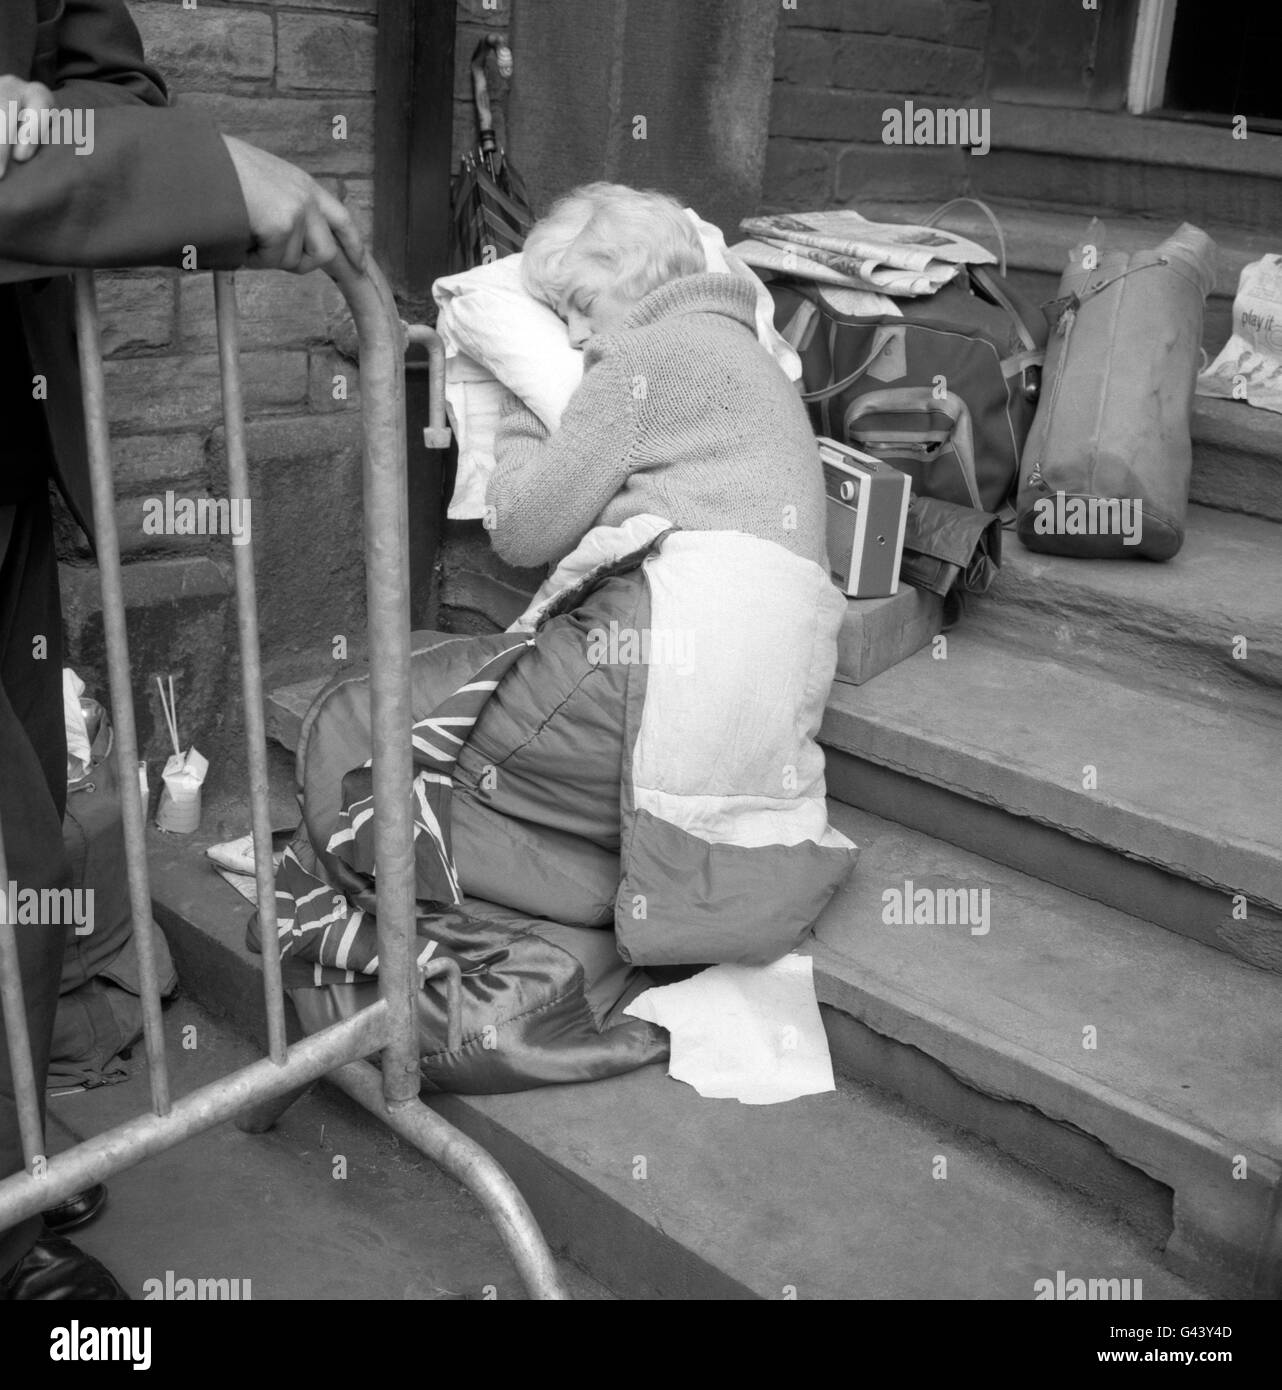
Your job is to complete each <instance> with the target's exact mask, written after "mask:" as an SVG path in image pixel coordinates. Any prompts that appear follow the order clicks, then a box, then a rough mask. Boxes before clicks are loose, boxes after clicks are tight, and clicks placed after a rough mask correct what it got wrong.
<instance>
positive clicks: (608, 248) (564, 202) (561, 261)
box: [521, 183, 708, 312]
mask: <svg viewBox="0 0 1282 1390" xmlns="http://www.w3.org/2000/svg"><path fill="white" fill-rule="evenodd" d="M589 264H591V265H598V266H603V267H604V268H605V269H606V270H608V271H609V272H610V273H611V275H612V277H613V279H614V282H615V286H616V289H617V291H618V293H619V294H620V295H622V296H623V297H625V298H628V299H642V298H644V297H645V296H646V295H647V294H649V293H650V291H651V290H653V289H657V288H658V287H659V286H660V285H663V284H666V283H667V282H668V281H669V280H676V279H679V278H680V277H681V276H683V275H697V274H698V273H699V272H700V271H703V270H706V269H707V268H708V262H707V257H706V256H705V255H704V253H703V244H702V242H700V240H699V234H698V232H696V231H695V228H694V223H693V222H692V221H691V220H690V218H688V217H687V216H686V215H685V213H684V212H683V211H682V209H681V204H680V203H678V202H677V200H676V199H675V198H671V197H669V196H668V195H667V194H666V193H659V192H656V191H654V190H651V189H646V190H642V189H636V188H629V187H627V186H626V185H625V184H621V183H588V184H584V185H583V186H582V187H581V188H576V189H573V190H572V191H571V192H569V193H567V194H565V195H564V196H563V197H561V198H558V199H557V201H556V202H555V203H554V204H553V205H552V210H551V211H550V212H549V213H548V215H547V216H546V217H544V218H542V219H540V221H539V222H537V223H536V224H535V226H534V228H533V230H532V231H531V232H530V234H529V236H528V237H527V238H526V241H525V253H524V255H523V257H522V260H521V278H522V280H523V282H524V284H525V288H526V289H527V290H529V292H530V293H531V294H532V295H533V296H534V297H535V298H536V299H540V300H542V301H543V303H545V304H549V305H551V307H552V308H553V309H555V310H557V312H560V308H561V304H562V303H563V301H564V299H565V296H566V294H567V292H568V291H569V290H570V289H571V288H573V286H574V285H575V283H576V282H577V280H578V279H579V277H580V275H581V273H582V270H583V268H584V266H585V265H589Z"/></svg>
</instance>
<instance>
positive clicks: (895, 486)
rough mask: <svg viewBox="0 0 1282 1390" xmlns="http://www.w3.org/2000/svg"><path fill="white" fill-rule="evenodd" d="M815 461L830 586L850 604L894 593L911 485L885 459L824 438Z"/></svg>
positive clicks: (904, 475) (897, 578) (907, 479)
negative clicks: (823, 503) (820, 473)
mask: <svg viewBox="0 0 1282 1390" xmlns="http://www.w3.org/2000/svg"><path fill="white" fill-rule="evenodd" d="M819 458H820V460H821V461H822V463H823V470H824V491H825V492H826V493H827V497H828V564H829V566H830V568H831V570H832V577H833V580H834V581H835V583H836V584H837V585H838V587H839V588H840V589H841V591H842V592H843V593H844V594H846V595H848V596H849V597H850V598H884V597H886V596H887V595H889V594H894V593H898V591H899V562H900V560H901V559H902V558H903V553H904V527H905V524H906V523H907V520H908V493H909V490H910V488H911V486H912V482H911V479H910V478H909V477H908V474H907V473H901V472H900V470H899V469H898V468H892V467H891V466H890V464H888V463H887V462H886V461H885V460H884V459H878V458H873V457H872V455H870V454H864V453H860V451H859V450H858V449H852V448H850V446H849V445H846V444H840V443H838V442H837V440H835V439H828V438H826V437H823V436H821V437H820V439H819Z"/></svg>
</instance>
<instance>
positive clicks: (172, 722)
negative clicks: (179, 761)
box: [156, 676, 182, 758]
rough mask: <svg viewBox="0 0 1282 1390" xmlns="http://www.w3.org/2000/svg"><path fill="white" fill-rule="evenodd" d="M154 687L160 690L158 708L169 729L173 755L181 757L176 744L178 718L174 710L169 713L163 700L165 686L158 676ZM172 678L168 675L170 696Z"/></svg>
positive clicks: (172, 686)
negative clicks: (162, 713)
mask: <svg viewBox="0 0 1282 1390" xmlns="http://www.w3.org/2000/svg"><path fill="white" fill-rule="evenodd" d="M156 689H157V690H159V691H160V708H161V710H162V711H163V712H164V716H165V727H166V728H167V729H168V730H169V738H170V741H171V742H172V743H173V745H174V757H176V758H181V757H182V749H181V748H180V747H179V745H178V719H177V715H176V712H175V713H171V711H170V708H169V705H168V704H167V703H166V702H165V687H164V684H163V683H162V682H161V679H160V677H159V676H157V677H156ZM173 689H174V678H173V677H172V676H170V677H169V692H170V698H171V699H172V698H173Z"/></svg>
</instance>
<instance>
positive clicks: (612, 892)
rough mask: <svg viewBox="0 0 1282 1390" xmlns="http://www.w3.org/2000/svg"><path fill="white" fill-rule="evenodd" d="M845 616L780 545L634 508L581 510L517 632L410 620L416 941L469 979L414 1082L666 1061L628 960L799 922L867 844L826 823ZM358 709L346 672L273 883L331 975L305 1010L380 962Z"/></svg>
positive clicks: (712, 951) (285, 949)
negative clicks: (446, 1043) (417, 626)
mask: <svg viewBox="0 0 1282 1390" xmlns="http://www.w3.org/2000/svg"><path fill="white" fill-rule="evenodd" d="M844 612H845V601H844V599H843V598H842V596H841V595H840V594H839V593H838V592H837V590H836V588H835V587H834V586H833V585H832V583H831V582H830V580H829V579H828V576H827V575H826V574H825V573H824V571H823V570H822V569H821V568H820V567H819V566H818V565H816V564H814V563H813V562H811V561H808V560H804V559H802V558H800V557H799V556H796V555H794V554H792V553H791V552H789V551H787V550H785V549H784V548H783V547H782V546H779V545H776V544H774V543H773V542H769V541H764V540H760V539H758V538H756V537H753V536H749V535H745V534H742V533H739V532H706V531H690V532H684V531H678V530H674V529H673V528H672V527H671V526H670V525H669V523H668V522H666V521H665V520H664V519H663V518H660V517H652V516H640V517H633V518H630V519H629V521H628V522H627V523H625V524H624V525H623V526H619V527H608V528H606V527H599V528H596V529H595V530H594V531H592V532H589V534H588V536H586V537H585V538H584V540H583V542H581V543H580V546H579V547H578V548H577V549H576V551H575V552H574V553H573V554H572V555H571V556H569V557H567V559H566V560H565V561H563V562H562V564H561V565H560V566H559V567H558V569H557V571H556V573H555V574H554V575H553V576H552V578H551V580H550V581H549V583H548V585H545V586H544V589H543V590H541V591H540V593H539V595H537V596H536V599H535V603H534V604H532V606H531V609H530V610H529V611H528V612H527V614H526V615H524V617H523V618H522V619H521V620H518V623H517V624H516V625H514V626H515V628H516V631H514V632H510V633H496V634H492V635H488V636H482V637H462V636H451V635H447V634H439V633H426V634H417V635H416V639H415V644H414V652H413V686H414V692H413V702H414V709H415V712H416V715H417V713H418V711H420V710H422V711H424V713H423V716H422V717H421V718H417V719H416V723H415V726H414V730H413V743H414V754H415V763H416V772H417V775H416V779H415V785H414V788H413V791H412V796H413V798H414V816H415V834H416V842H415V843H416V870H417V873H418V896H419V899H420V908H421V916H420V922H419V935H420V938H421V940H422V941H423V948H422V952H421V953H420V958H424V957H425V956H426V955H428V954H431V953H432V952H433V951H436V950H447V951H449V952H451V953H453V954H456V955H457V957H458V958H459V960H460V964H462V965H463V966H464V989H465V994H466V995H467V1000H466V1002H465V1013H466V1018H465V1034H466V1036H465V1043H464V1049H463V1055H462V1056H459V1057H446V1056H443V1055H442V1052H441V1038H442V1037H443V1029H442V1028H441V1027H440V1026H439V1024H440V1018H441V1016H440V1006H439V1002H438V1003H437V1004H436V1005H435V1007H429V1006H426V1005H425V1007H424V1016H423V1020H422V1021H423V1023H424V1029H423V1034H424V1036H423V1055H424V1063H423V1067H424V1072H423V1074H424V1079H425V1083H426V1084H428V1085H435V1086H443V1087H446V1088H448V1089H454V1090H481V1091H484V1090H496V1089H497V1090H511V1089H518V1088H520V1087H522V1086H529V1085H539V1084H544V1083H545V1082H547V1081H549V1080H574V1079H586V1077H587V1076H589V1075H608V1074H610V1072H611V1070H614V1071H620V1070H627V1069H629V1068H631V1067H634V1066H637V1065H640V1064H642V1063H643V1062H645V1061H649V1060H654V1059H657V1058H658V1057H661V1056H662V1055H664V1044H663V1035H662V1033H655V1032H652V1031H646V1030H648V1029H649V1027H650V1026H649V1025H645V1026H644V1029H642V1030H641V1031H638V1026H639V1025H640V1024H641V1021H640V1020H634V1019H623V1018H620V1015H619V1010H620V1008H621V1007H622V1004H623V1003H624V1002H626V1001H627V1000H628V999H630V998H631V997H633V996H634V995H635V994H636V993H638V992H639V991H640V989H642V988H644V987H646V986H647V985H648V984H649V983H650V981H649V980H648V979H647V977H646V976H645V975H644V974H643V973H642V972H641V971H640V970H639V969H637V967H643V966H646V965H656V966H659V965H677V964H692V965H703V964H711V963H715V962H722V961H731V962H741V963H765V962H768V961H771V960H774V959H777V958H778V957H779V956H782V955H784V954H786V953H787V952H788V951H790V950H792V949H793V948H794V947H796V946H797V945H798V944H800V942H801V941H802V940H804V939H805V937H806V936H807V935H808V934H809V932H810V930H811V927H812V926H813V923H814V921H815V919H816V918H817V917H818V916H819V913H820V912H821V911H822V909H823V907H824V906H825V904H826V903H827V901H828V899H829V898H830V897H831V896H832V894H833V892H834V891H835V890H836V889H837V888H838V887H839V886H840V884H841V883H842V882H843V881H844V880H845V878H846V876H847V875H848V873H849V872H850V870H851V868H852V867H853V865H854V862H855V859H856V856H857V853H858V851H857V849H856V847H855V846H854V845H853V844H852V843H851V842H850V841H849V840H848V839H847V838H846V837H845V836H844V835H842V834H840V832H838V831H836V830H835V829H833V828H832V827H831V826H829V824H828V820H827V801H826V789H825V784H824V761H823V753H822V751H821V750H820V748H819V747H818V744H817V743H816V742H815V736H816V734H817V733H818V729H819V723H820V720H821V718H822V714H823V709H824V704H825V700H826V697H827V693H828V689H829V687H830V685H831V683H832V679H833V675H834V671H835V666H836V639H837V631H838V628H839V627H840V624H841V620H842V617H843V615H844ZM368 710H369V693H368V678H367V676H366V675H365V674H364V673H363V672H360V671H356V672H349V673H345V674H344V675H342V676H340V677H339V678H338V679H337V680H336V681H334V682H333V683H331V685H330V686H329V687H328V688H327V690H326V691H324V692H322V694H321V695H320V696H319V697H318V699H317V701H316V702H315V703H314V705H313V706H312V709H311V710H310V711H309V713H308V716H307V718H306V720H305V721H304V726H303V731H302V737H301V740H300V744H299V750H298V773H299V785H300V790H301V797H302V805H303V812H304V825H305V830H306V845H300V846H299V847H298V849H299V852H297V853H292V854H290V855H287V856H286V861H285V863H284V864H283V865H282V868H281V871H280V874H279V875H278V878H277V902H278V909H277V911H278V932H279V934H280V939H281V946H282V954H283V956H284V958H285V960H286V962H287V966H288V968H289V969H290V970H291V972H292V973H291V976H290V978H288V979H287V981H286V983H287V985H289V986H291V988H295V989H300V990H301V989H304V988H307V987H312V988H315V987H321V988H323V989H326V990H328V991H329V998H328V1000H327V1001H324V1002H323V1003H320V1004H318V1003H317V1001H315V1000H311V1001H307V1000H304V1001H303V1004H302V1006H301V1007H300V1013H303V1015H304V1017H309V1016H310V1018H311V1020H312V1021H313V1022H314V1023H316V1024H317V1026H321V1024H322V1022H323V1021H332V1019H333V1018H334V1017H337V1016H339V1014H340V1013H341V1012H342V1011H344V1010H350V1009H351V1008H353V1007H359V1005H357V1004H356V1003H355V999H356V998H357V997H364V996H363V995H359V996H358V995H354V994H353V993H352V992H351V991H350V990H346V992H344V990H338V991H337V992H336V991H335V987H337V986H343V987H347V986H353V985H355V986H357V989H358V990H363V991H365V992H366V993H368V991H369V989H370V988H371V986H370V985H369V984H363V983H360V978H361V976H362V975H364V976H366V977H368V976H369V975H371V974H372V973H374V971H376V968H377V965H376V942H375V937H374V924H373V921H372V908H373V906H374V897H373V871H374V853H373V825H372V817H371V816H370V815H369V814H368V800H369V792H370V788H369V769H368V768H367V767H365V766H364V764H365V763H366V761H367V760H368V758H369V756H370V748H371V744H370V734H369V714H368ZM460 737H461V738H462V739H463V742H462V744H461V745H460V746H456V747H455V748H454V749H453V750H452V751H451V752H449V753H448V755H446V754H445V753H443V752H442V751H441V750H442V749H444V748H446V747H447V746H448V745H449V744H450V742H451V741H454V742H455V743H456V745H457V740H458V738H460ZM447 760H448V762H449V767H448V771H447V772H446V771H445V769H446V761H447ZM446 784H448V786H446ZM446 791H448V797H446V796H445V795H444V793H445V792H446ZM504 909H505V910H506V911H504ZM252 939H253V938H252V937H251V940H252ZM551 948H555V949H551ZM435 989H436V986H435V984H434V982H429V984H428V986H427V987H426V988H425V991H424V993H425V994H429V995H430V994H432V993H434V992H435ZM299 997H301V996H299ZM370 997H372V995H371V996H370ZM487 1027H488V1028H489V1029H491V1030H492V1031H491V1032H490V1033H489V1034H488V1036H489V1038H490V1042H491V1045H490V1046H488V1047H487V1046H486V1045H485V1043H484V1038H485V1036H487V1035H486V1033H485V1030H486V1028H487ZM493 1030H497V1034H496V1032H495V1031H493ZM505 1030H506V1034H505ZM496 1036H497V1039H498V1042H497V1046H495V1045H494V1040H495V1037H496ZM505 1036H506V1041H505ZM496 1052H497V1053H500V1054H501V1055H499V1056H496V1055H495V1054H496ZM576 1057H577V1059H578V1060H577V1061H576Z"/></svg>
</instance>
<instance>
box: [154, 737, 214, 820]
mask: <svg viewBox="0 0 1282 1390" xmlns="http://www.w3.org/2000/svg"><path fill="white" fill-rule="evenodd" d="M208 771H209V763H208V762H207V761H206V760H205V759H204V758H203V757H201V755H200V754H199V753H198V752H197V751H196V750H195V749H194V748H189V749H188V750H187V753H186V756H185V757H184V756H180V755H178V754H175V755H174V756H173V757H172V758H170V759H169V761H168V762H167V763H166V764H165V770H164V772H163V773H162V774H161V775H162V777H163V779H164V786H163V787H162V788H161V792H160V805H159V806H157V807H156V824H157V825H158V826H159V827H160V829H161V830H167V831H169V832H170V834H173V835H190V834H191V833H192V831H193V830H196V829H197V828H198V827H199V826H200V789H201V787H202V785H203V784H204V781H205V774H206V773H207V772H208Z"/></svg>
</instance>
